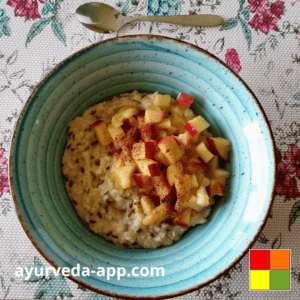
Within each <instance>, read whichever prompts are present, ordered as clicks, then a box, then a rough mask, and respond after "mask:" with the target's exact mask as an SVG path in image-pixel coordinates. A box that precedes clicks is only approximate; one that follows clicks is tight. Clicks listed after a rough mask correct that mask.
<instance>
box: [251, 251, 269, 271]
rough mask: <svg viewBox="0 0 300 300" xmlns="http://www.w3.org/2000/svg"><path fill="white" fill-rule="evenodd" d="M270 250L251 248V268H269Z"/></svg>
mask: <svg viewBox="0 0 300 300" xmlns="http://www.w3.org/2000/svg"><path fill="white" fill-rule="evenodd" d="M269 269H270V250H250V270H269Z"/></svg>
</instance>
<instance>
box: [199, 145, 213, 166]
mask: <svg viewBox="0 0 300 300" xmlns="http://www.w3.org/2000/svg"><path fill="white" fill-rule="evenodd" d="M195 149H196V151H197V153H198V155H199V156H200V158H202V159H203V161H204V162H205V163H208V162H209V161H210V160H211V159H212V158H213V157H214V155H213V154H212V153H211V152H210V151H209V150H208V149H207V148H206V146H205V144H204V143H199V145H197V147H196V148H195Z"/></svg>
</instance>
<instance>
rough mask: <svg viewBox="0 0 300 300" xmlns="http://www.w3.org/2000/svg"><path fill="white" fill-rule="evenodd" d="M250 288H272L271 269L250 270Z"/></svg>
mask: <svg viewBox="0 0 300 300" xmlns="http://www.w3.org/2000/svg"><path fill="white" fill-rule="evenodd" d="M250 290H252V291H253V290H270V271H269V270H250Z"/></svg>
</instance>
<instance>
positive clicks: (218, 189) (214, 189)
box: [206, 179, 226, 197]
mask: <svg viewBox="0 0 300 300" xmlns="http://www.w3.org/2000/svg"><path fill="white" fill-rule="evenodd" d="M206 190H207V193H208V195H209V196H210V197H213V196H215V195H218V196H224V195H225V194H226V189H225V186H223V185H222V184H221V183H220V182H219V181H218V180H217V179H212V180H211V181H210V184H209V186H207V187H206Z"/></svg>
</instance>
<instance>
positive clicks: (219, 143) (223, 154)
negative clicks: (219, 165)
mask: <svg viewBox="0 0 300 300" xmlns="http://www.w3.org/2000/svg"><path fill="white" fill-rule="evenodd" d="M206 140H207V142H208V147H209V148H210V150H211V152H213V153H214V154H216V155H217V156H219V157H220V158H222V159H223V160H224V161H225V162H228V161H229V158H228V153H229V151H230V150H231V143H230V141H228V140H226V139H223V138H207V139H206Z"/></svg>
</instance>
